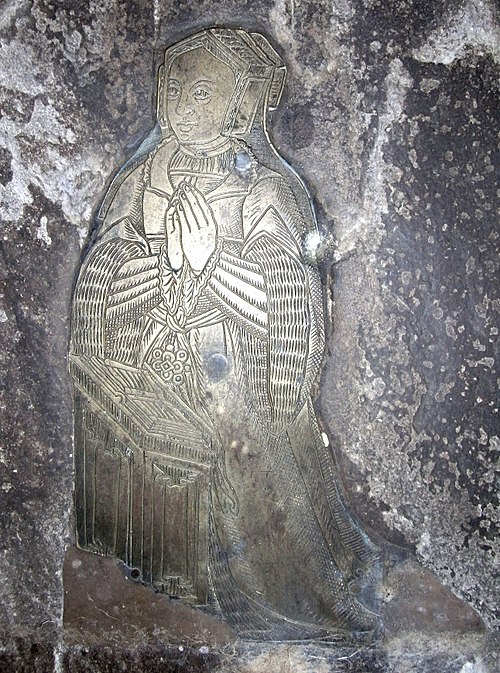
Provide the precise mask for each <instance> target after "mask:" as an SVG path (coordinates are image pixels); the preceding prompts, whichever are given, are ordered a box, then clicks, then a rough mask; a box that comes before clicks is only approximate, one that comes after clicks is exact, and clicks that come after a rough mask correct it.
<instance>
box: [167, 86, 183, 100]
mask: <svg viewBox="0 0 500 673" xmlns="http://www.w3.org/2000/svg"><path fill="white" fill-rule="evenodd" d="M179 94H180V89H179V87H178V86H177V84H169V85H168V87H167V96H168V97H169V98H170V99H172V98H177V97H178V95H179Z"/></svg>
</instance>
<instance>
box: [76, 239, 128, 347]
mask: <svg viewBox="0 0 500 673" xmlns="http://www.w3.org/2000/svg"><path fill="white" fill-rule="evenodd" d="M138 253H139V254H140V248H139V246H138V245H137V244H135V243H132V242H130V241H123V240H120V241H109V242H107V243H104V244H102V245H100V246H96V247H95V248H94V250H93V252H92V254H91V256H90V258H89V261H88V263H87V264H86V265H85V266H84V267H83V269H82V272H81V275H80V280H79V283H78V286H77V289H76V292H75V298H74V303H73V306H74V309H73V311H74V312H73V339H72V345H71V346H72V349H73V350H74V351H75V352H77V353H86V354H87V355H92V354H98V355H100V356H101V357H103V356H104V349H105V325H104V310H105V306H106V302H107V296H108V292H109V287H110V284H111V282H112V280H113V278H114V275H115V273H116V271H117V270H118V269H119V268H120V267H121V266H122V265H123V263H124V262H125V261H127V260H128V259H130V257H132V256H137V254H138Z"/></svg>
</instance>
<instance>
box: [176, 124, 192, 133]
mask: <svg viewBox="0 0 500 673" xmlns="http://www.w3.org/2000/svg"><path fill="white" fill-rule="evenodd" d="M193 126H195V122H180V123H179V124H177V128H178V129H179V131H180V132H181V133H189V131H191V129H192V128H193Z"/></svg>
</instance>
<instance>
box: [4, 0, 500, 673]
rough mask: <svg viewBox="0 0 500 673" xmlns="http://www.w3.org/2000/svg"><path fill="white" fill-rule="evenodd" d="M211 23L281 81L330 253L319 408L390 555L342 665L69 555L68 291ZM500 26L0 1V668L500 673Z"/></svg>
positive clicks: (289, 133)
mask: <svg viewBox="0 0 500 673" xmlns="http://www.w3.org/2000/svg"><path fill="white" fill-rule="evenodd" d="M228 17H229V19H228ZM228 23H229V25H230V26H231V27H242V28H245V29H246V30H250V31H254V30H256V31H260V32H262V33H264V34H265V35H266V36H267V37H268V38H269V39H270V40H271V41H272V43H273V44H274V45H275V46H276V48H277V50H278V51H279V52H280V54H281V55H282V56H283V58H284V60H285V61H286V64H287V67H288V79H287V84H286V88H285V91H284V94H283V99H282V101H281V105H280V106H279V107H278V109H277V110H276V112H274V113H272V115H273V116H272V123H271V124H270V128H271V133H272V138H273V142H274V144H275V145H276V147H277V148H278V150H279V152H280V154H281V155H282V156H284V157H286V159H287V160H288V161H289V162H290V164H291V165H292V166H293V167H294V168H295V169H296V170H297V172H298V173H299V174H300V176H301V177H302V179H303V180H304V182H305V183H306V185H307V187H308V189H309V191H310V193H311V196H312V199H313V202H314V207H315V211H316V214H317V217H318V225H319V229H320V234H321V244H320V252H321V272H322V276H323V281H324V287H325V288H327V293H328V306H327V313H328V321H327V322H328V333H327V348H326V354H325V359H324V365H323V369H322V375H321V379H320V381H318V386H317V391H316V400H315V408H316V410H317V412H318V416H319V418H320V419H321V422H322V430H324V432H325V433H326V434H327V435H328V437H329V438H330V444H331V446H332V450H333V452H334V454H335V458H336V462H337V467H338V480H339V483H340V484H341V486H342V490H343V492H344V494H345V499H346V501H347V503H348V505H349V508H350V510H351V511H352V513H353V514H354V515H355V516H356V517H357V519H358V520H359V521H360V522H361V524H362V526H363V527H364V528H365V529H366V530H367V531H368V532H369V534H370V536H371V537H372V538H373V539H374V540H375V541H376V542H377V545H378V546H379V547H380V548H381V550H382V557H383V561H384V568H383V576H382V577H381V578H380V582H379V584H378V588H377V602H378V605H379V612H380V613H381V621H382V627H381V629H380V632H379V633H378V635H377V637H376V638H375V639H374V641H373V642H372V643H371V644H369V645H360V646H359V647H358V648H352V647H351V648H335V647H328V648H327V647H322V646H320V645H319V644H318V643H309V644H297V643H296V644H293V643H288V644H284V643H281V644H279V643H275V644H269V643H268V644H258V643H254V644H249V643H245V642H241V641H239V640H238V639H237V637H236V635H235V633H234V631H233V630H232V629H231V628H230V627H229V626H228V625H227V624H226V623H225V622H224V621H222V620H219V619H216V618H214V617H212V616H210V615H208V614H204V613H203V612H201V611H199V610H195V609H193V608H191V607H190V606H188V605H186V604H184V603H183V602H182V601H176V600H172V599H169V598H168V597H167V596H164V595H161V594H155V593H152V592H151V591H150V589H148V588H147V587H145V586H142V585H141V584H140V583H137V582H134V581H133V577H131V576H130V574H128V575H127V573H126V572H125V570H124V569H123V567H121V566H120V564H119V563H118V561H115V560H113V559H111V558H104V557H101V556H97V555H91V554H88V553H85V552H82V551H80V550H78V549H76V547H75V545H74V540H75V538H74V512H73V504H72V503H73V456H72V451H73V421H72V414H73V409H72V391H71V381H70V377H69V374H68V362H67V353H68V339H69V316H70V303H71V296H72V292H73V287H74V283H75V280H76V274H77V271H78V268H79V266H80V263H81V259H82V256H83V254H84V250H85V248H86V246H87V245H88V244H89V242H90V241H91V240H92V232H93V225H94V220H95V215H96V208H97V205H98V204H99V202H100V201H101V200H102V198H103V196H104V194H105V192H106V189H107V186H108V180H109V176H110V175H112V174H113V173H114V172H115V171H116V170H117V168H119V167H120V166H121V165H123V164H124V162H125V161H126V160H127V158H129V157H130V156H132V154H133V153H134V151H135V150H136V149H137V147H138V146H139V144H140V142H141V140H142V139H143V138H144V137H145V136H146V134H147V133H148V131H149V130H150V129H151V127H152V125H153V123H154V119H153V101H154V98H155V91H154V87H155V72H156V67H157V65H158V63H159V62H160V59H161V55H162V52H163V50H164V48H165V46H166V45H168V44H171V43H173V42H175V41H176V40H178V39H181V38H182V37H184V36H186V35H188V34H190V33H192V32H195V31H196V30H201V29H203V28H205V27H208V26H213V25H227V24H228ZM498 26H499V16H498V9H497V8H496V7H495V4H494V3H493V2H492V1H491V2H488V1H486V0H482V1H472V0H470V1H469V0H464V1H458V0H451V1H450V0H448V1H447V2H443V1H439V0H436V1H435V2H433V3H428V2H422V1H420V0H407V1H405V2H402V1H400V0H387V1H386V2H383V3H382V2H378V0H342V1H341V0H338V1H337V0H334V1H333V2H326V0H315V1H314V2H313V1H310V0H295V1H294V0H276V1H275V2H267V1H264V0H253V1H252V2H251V3H248V2H246V1H243V0H221V1H220V2H214V1H213V0H205V1H200V2H190V3H188V2H183V1H179V2H173V1H171V0H165V1H164V2H159V1H158V2H157V1H154V2H153V0H136V1H134V0H106V1H105V2H104V1H102V0H89V1H88V2H85V3H81V2H76V0H75V1H70V0H61V1H59V2H56V1H52V2H50V1H48V0H26V1H25V0H5V2H3V3H2V7H1V9H0V31H1V36H0V37H1V42H0V110H1V114H0V195H1V204H0V215H1V220H2V230H1V236H0V252H1V256H0V260H1V261H0V264H1V266H0V283H1V294H0V334H1V339H2V341H1V343H2V348H1V351H0V359H1V361H2V373H3V378H2V387H1V392H0V395H1V402H0V429H1V430H0V432H1V441H0V475H1V480H0V521H1V536H0V540H1V552H0V596H1V601H0V606H1V607H0V671H6V672H7V671H17V670H19V671H21V670H22V671H37V672H45V671H47V672H48V671H55V672H57V673H61V672H64V673H76V672H80V671H82V672H83V671H99V672H100V671H134V673H136V672H137V673H140V672H144V673H146V672H153V671H175V672H179V673H180V672H182V671H186V672H187V671H193V672H194V671H220V672H221V673H224V672H226V673H229V672H235V673H236V672H238V673H274V672H276V673H292V671H293V672H294V673H295V672H296V671H297V672H299V671H300V672H301V671H304V672H307V673H328V672H330V671H332V672H337V671H350V672H353V673H362V672H363V673H365V672H366V673H376V672H380V673H407V672H408V673H410V671H411V672H412V673H427V672H428V673H431V672H432V673H434V672H435V671H440V672H443V673H448V672H449V673H490V672H491V673H493V671H497V670H498V669H499V667H500V661H499V658H500V654H499V649H498V642H497V640H496V638H495V635H494V633H495V629H496V628H497V627H498V604H499V595H498V584H499V580H498V557H496V554H497V553H498V457H499V450H500V440H499V434H500V433H499V422H498V393H497V389H498V387H497V377H498V371H497V366H498V365H497V353H498V345H497V344H498V341H497V339H498V311H499V308H500V304H499V299H498V281H497V279H498V264H499V262H498V260H499V254H498V253H499V245H498V238H499V231H498V226H497V224H496V217H497V211H496V209H497V206H498V201H497V198H496V197H497V191H496V190H497V185H496V175H495V151H496V150H497V142H498V137H497V132H498V121H499V113H498V109H499V104H498V103H499V101H498V93H499V86H498V82H499V78H498V75H499V66H498V64H499V59H500V51H499V47H498V45H499V43H500V30H499V27H498ZM496 158H497V159H498V154H497V155H496Z"/></svg>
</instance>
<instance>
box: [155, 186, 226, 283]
mask: <svg viewBox="0 0 500 673" xmlns="http://www.w3.org/2000/svg"><path fill="white" fill-rule="evenodd" d="M165 230H166V237H167V255H168V259H169V262H170V266H171V267H172V269H173V270H174V271H179V270H180V269H181V268H182V266H183V264H184V262H185V261H187V262H188V264H189V266H190V267H191V269H192V270H193V272H194V273H195V274H196V275H199V274H200V273H201V272H202V271H203V269H204V268H205V266H206V264H207V262H208V260H209V259H210V256H211V255H212V254H213V252H214V250H215V246H216V240H217V222H216V221H215V218H214V215H213V213H212V210H211V208H210V206H209V205H208V203H207V200H206V199H205V196H204V195H203V194H202V193H201V192H200V190H199V189H196V187H193V185H189V184H188V183H187V182H182V183H181V184H180V185H179V187H178V188H177V190H176V191H175V192H174V195H173V196H172V198H171V200H170V203H169V205H168V208H167V210H166V213H165Z"/></svg>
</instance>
